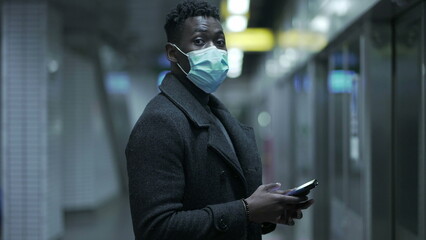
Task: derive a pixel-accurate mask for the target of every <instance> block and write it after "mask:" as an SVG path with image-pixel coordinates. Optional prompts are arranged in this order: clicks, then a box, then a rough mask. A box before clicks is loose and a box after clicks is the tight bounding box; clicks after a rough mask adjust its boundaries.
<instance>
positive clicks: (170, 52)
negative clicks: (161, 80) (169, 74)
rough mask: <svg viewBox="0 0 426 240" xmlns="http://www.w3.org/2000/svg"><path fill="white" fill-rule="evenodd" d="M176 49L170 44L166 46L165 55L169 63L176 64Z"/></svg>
mask: <svg viewBox="0 0 426 240" xmlns="http://www.w3.org/2000/svg"><path fill="white" fill-rule="evenodd" d="M176 53H177V51H176V48H175V47H173V46H172V45H171V44H169V43H168V44H166V54H167V59H169V61H170V62H174V63H177V58H176Z"/></svg>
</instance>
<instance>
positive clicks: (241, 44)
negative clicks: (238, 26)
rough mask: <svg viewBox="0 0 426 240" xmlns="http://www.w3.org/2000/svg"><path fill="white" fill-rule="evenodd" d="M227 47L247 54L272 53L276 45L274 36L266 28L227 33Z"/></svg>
mask: <svg viewBox="0 0 426 240" xmlns="http://www.w3.org/2000/svg"><path fill="white" fill-rule="evenodd" d="M225 36H226V46H227V47H228V48H239V49H242V50H243V51H246V52H265V51H270V50H272V48H273V47H274V45H275V41H274V34H273V33H272V31H271V30H269V29H266V28H247V29H246V30H245V31H243V32H227V33H225Z"/></svg>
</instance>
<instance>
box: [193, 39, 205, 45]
mask: <svg viewBox="0 0 426 240" xmlns="http://www.w3.org/2000/svg"><path fill="white" fill-rule="evenodd" d="M194 43H195V45H204V40H203V39H195V40H194Z"/></svg>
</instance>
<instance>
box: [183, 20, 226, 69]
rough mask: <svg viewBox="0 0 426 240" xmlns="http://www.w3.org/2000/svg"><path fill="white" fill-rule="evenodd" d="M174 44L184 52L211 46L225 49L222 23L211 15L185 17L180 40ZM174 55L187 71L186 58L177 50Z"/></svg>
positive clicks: (188, 67) (187, 62) (187, 63)
mask: <svg viewBox="0 0 426 240" xmlns="http://www.w3.org/2000/svg"><path fill="white" fill-rule="evenodd" d="M176 45H177V46H178V47H179V48H180V49H181V50H182V51H183V52H185V53H188V52H191V51H194V50H199V49H203V48H208V47H211V46H216V47H217V48H218V49H223V50H226V43H225V34H224V33H223V29H222V25H221V24H220V22H219V21H218V20H216V19H215V18H213V17H203V16H197V17H192V18H188V19H186V20H185V22H184V24H183V30H182V33H181V38H180V41H179V42H178V43H176ZM175 56H176V58H177V61H178V63H179V64H180V65H181V66H182V68H183V69H184V70H185V71H186V72H189V70H190V66H189V61H188V58H187V57H186V56H185V55H183V54H182V53H180V52H178V51H177V50H176V55H175Z"/></svg>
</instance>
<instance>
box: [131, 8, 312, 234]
mask: <svg viewBox="0 0 426 240" xmlns="http://www.w3.org/2000/svg"><path fill="white" fill-rule="evenodd" d="M165 30H166V33H167V40H168V43H167V44H166V52H167V57H168V59H169V60H170V62H171V65H172V66H171V73H169V74H168V75H167V76H166V77H165V79H164V80H163V83H162V84H161V86H160V91H161V92H160V93H159V94H158V95H157V96H156V97H155V98H154V99H152V100H151V101H150V103H149V104H148V105H147V107H146V108H145V110H144V113H143V114H142V116H141V117H140V119H139V120H138V122H137V123H136V125H135V127H134V129H133V131H132V134H131V136H130V139H129V143H128V145H127V148H126V156H127V162H128V174H129V190H130V204H131V213H132V220H133V228H134V232H135V236H136V239H137V240H150V239H155V240H160V239H165V240H171V239H183V240H191V239H202V240H207V239H229V240H237V239H261V234H262V233H268V232H270V231H272V230H274V228H275V224H276V223H282V224H288V225H293V224H294V222H293V218H301V217H302V215H301V211H300V209H303V208H307V207H309V206H310V205H311V204H312V200H310V201H307V198H306V197H291V196H285V195H284V194H283V193H284V191H281V190H277V189H278V188H279V187H280V185H279V184H275V183H274V184H268V185H261V173H262V168H261V161H260V158H259V154H258V152H257V147H256V144H255V139H254V134H253V130H252V129H251V128H249V127H246V126H244V125H242V124H240V123H239V122H238V121H237V120H236V119H235V118H233V117H232V116H231V114H230V113H229V112H228V111H227V110H226V108H225V106H224V105H223V104H222V103H221V102H220V101H219V100H218V99H217V98H215V97H214V96H213V95H211V93H212V92H214V91H215V90H216V89H217V88H218V87H219V85H220V83H221V82H222V81H223V80H224V79H225V77H226V73H227V71H228V64H227V52H226V51H227V50H226V43H225V35H224V33H223V29H222V26H221V24H220V21H219V14H218V10H217V8H215V7H212V6H210V5H209V4H208V3H206V2H199V1H186V2H183V3H181V4H178V5H177V7H176V9H174V10H172V11H171V13H170V14H169V15H168V16H167V22H166V25H165Z"/></svg>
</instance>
